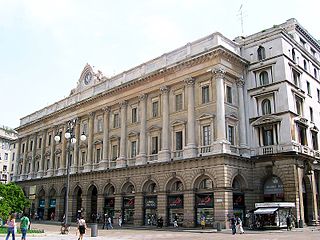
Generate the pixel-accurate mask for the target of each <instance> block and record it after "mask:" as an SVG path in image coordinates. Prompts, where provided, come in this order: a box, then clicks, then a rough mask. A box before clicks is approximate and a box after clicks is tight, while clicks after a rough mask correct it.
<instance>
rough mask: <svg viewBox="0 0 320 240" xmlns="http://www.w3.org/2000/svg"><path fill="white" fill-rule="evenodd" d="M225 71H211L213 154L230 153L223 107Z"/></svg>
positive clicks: (219, 69) (220, 69)
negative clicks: (213, 93)
mask: <svg viewBox="0 0 320 240" xmlns="http://www.w3.org/2000/svg"><path fill="white" fill-rule="evenodd" d="M225 73H226V72H225V70H224V69H222V68H217V69H214V70H213V75H214V79H215V81H216V142H215V143H214V151H215V152H230V149H229V145H230V143H229V142H228V141H227V139H226V117H225V115H226V113H225V106H224V81H223V78H224V76H225Z"/></svg>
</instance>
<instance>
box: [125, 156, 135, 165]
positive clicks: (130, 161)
mask: <svg viewBox="0 0 320 240" xmlns="http://www.w3.org/2000/svg"><path fill="white" fill-rule="evenodd" d="M127 164H128V166H134V165H135V164H136V157H132V158H128V160H127Z"/></svg>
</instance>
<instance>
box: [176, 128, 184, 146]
mask: <svg viewBox="0 0 320 240" xmlns="http://www.w3.org/2000/svg"><path fill="white" fill-rule="evenodd" d="M182 141H183V140H182V131H179V132H176V150H182V145H183V144H182Z"/></svg>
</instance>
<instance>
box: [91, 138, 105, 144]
mask: <svg viewBox="0 0 320 240" xmlns="http://www.w3.org/2000/svg"><path fill="white" fill-rule="evenodd" d="M102 142H103V141H102V140H101V139H97V140H96V141H94V143H93V144H94V145H98V144H102Z"/></svg>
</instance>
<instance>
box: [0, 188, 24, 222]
mask: <svg viewBox="0 0 320 240" xmlns="http://www.w3.org/2000/svg"><path fill="white" fill-rule="evenodd" d="M29 206H30V201H29V200H28V199H27V198H26V197H25V196H24V193H23V191H22V189H21V187H20V186H18V185H17V184H15V183H8V184H0V218H2V219H7V218H8V216H9V214H10V213H20V212H22V211H23V209H24V208H26V207H29Z"/></svg>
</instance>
